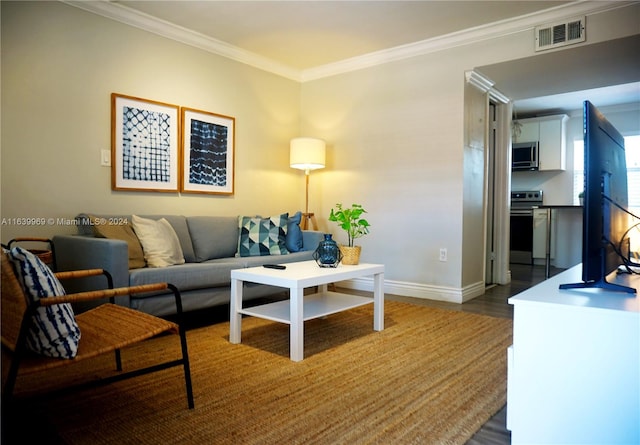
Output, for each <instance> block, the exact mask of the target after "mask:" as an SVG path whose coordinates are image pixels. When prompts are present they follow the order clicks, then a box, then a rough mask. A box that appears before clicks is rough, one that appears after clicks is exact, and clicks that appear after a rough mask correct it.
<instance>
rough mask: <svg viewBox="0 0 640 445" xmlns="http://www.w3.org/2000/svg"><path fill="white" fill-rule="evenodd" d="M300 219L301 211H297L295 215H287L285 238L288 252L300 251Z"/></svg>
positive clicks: (301, 244)
mask: <svg viewBox="0 0 640 445" xmlns="http://www.w3.org/2000/svg"><path fill="white" fill-rule="evenodd" d="M301 221H302V212H300V211H298V212H296V214H295V215H293V216H290V217H289V222H288V223H287V238H286V240H285V242H286V246H287V250H288V251H289V252H300V251H301V250H302V247H303V242H302V229H301V228H300V222H301Z"/></svg>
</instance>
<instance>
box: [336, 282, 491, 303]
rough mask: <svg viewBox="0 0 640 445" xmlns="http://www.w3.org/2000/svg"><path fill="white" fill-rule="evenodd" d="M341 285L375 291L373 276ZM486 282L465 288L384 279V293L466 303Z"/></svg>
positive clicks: (481, 293)
mask: <svg viewBox="0 0 640 445" xmlns="http://www.w3.org/2000/svg"><path fill="white" fill-rule="evenodd" d="M338 286H339V287H344V288H346V289H355V290H363V291H369V292H373V278H369V277H365V278H354V279H352V280H347V281H341V282H340V283H339V284H338ZM484 287H485V286H484V282H482V281H480V282H477V283H474V284H472V285H470V286H466V287H464V288H455V287H445V286H431V285H428V284H420V283H409V282H403V281H391V280H385V281H384V293H385V294H393V295H400V296H403V297H413V298H423V299H425V300H437V301H447V302H449V303H464V302H466V301H469V300H471V299H473V298H476V297H478V296H480V295H483V294H484Z"/></svg>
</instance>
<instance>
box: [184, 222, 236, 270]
mask: <svg viewBox="0 0 640 445" xmlns="http://www.w3.org/2000/svg"><path fill="white" fill-rule="evenodd" d="M187 226H188V227H189V233H190V235H191V240H192V243H193V250H194V252H195V261H197V262H202V261H207V260H211V259H216V258H233V257H234V256H235V254H236V251H237V250H238V218H236V217H234V216H190V217H188V218H187Z"/></svg>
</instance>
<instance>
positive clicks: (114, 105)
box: [111, 93, 180, 192]
mask: <svg viewBox="0 0 640 445" xmlns="http://www.w3.org/2000/svg"><path fill="white" fill-rule="evenodd" d="M179 110H180V108H179V107H178V106H177V105H171V104H166V103H162V102H157V101H153V100H148V99H141V98H138V97H132V96H125V95H122V94H117V93H112V94H111V188H112V190H128V191H146V192H178V190H179V171H180V170H179V166H180V157H179V140H180V120H179Z"/></svg>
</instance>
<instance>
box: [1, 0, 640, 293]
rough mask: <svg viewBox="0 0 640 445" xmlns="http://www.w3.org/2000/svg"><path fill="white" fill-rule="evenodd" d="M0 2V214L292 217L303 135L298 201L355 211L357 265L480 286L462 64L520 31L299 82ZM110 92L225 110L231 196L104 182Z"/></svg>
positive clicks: (453, 285) (517, 46)
mask: <svg viewBox="0 0 640 445" xmlns="http://www.w3.org/2000/svg"><path fill="white" fill-rule="evenodd" d="M1 5H2V30H1V31H2V42H1V43H2V202H1V203H2V209H1V210H2V217H3V218H14V217H23V216H24V217H38V216H42V217H47V218H49V217H53V218H57V217H69V218H70V217H73V216H74V215H75V214H77V213H78V212H82V211H93V212H101V213H132V212H137V213H180V214H185V215H196V214H199V215H207V214H211V215H216V214H219V215H237V214H241V213H247V214H249V213H250V214H253V213H259V214H271V213H275V212H280V211H293V210H295V209H299V208H302V207H303V205H304V189H303V187H304V186H303V184H304V178H303V175H302V173H299V172H296V171H294V170H292V169H290V168H289V167H288V141H289V139H290V138H291V137H294V136H299V135H306V136H314V137H320V138H323V139H325V140H327V142H328V155H327V156H328V165H327V168H326V169H324V170H319V171H314V172H312V174H311V192H310V210H312V211H314V212H315V213H316V215H317V217H318V219H319V222H320V229H321V230H326V231H332V232H333V233H337V230H336V228H335V225H333V224H331V223H329V222H328V221H327V219H326V218H327V216H328V214H329V210H330V209H331V207H332V206H333V205H334V204H335V203H337V202H342V203H344V204H347V205H348V204H352V203H360V204H362V205H364V207H365V208H366V209H367V210H368V211H369V215H368V217H369V220H370V222H371V224H372V231H371V235H369V236H368V237H365V238H363V239H361V245H362V246H363V249H364V251H363V260H364V261H368V262H382V263H385V265H386V274H385V281H386V289H387V291H388V292H393V293H398V294H403V295H414V296H419V297H426V298H439V299H445V300H451V301H456V300H457V299H459V297H460V295H461V294H463V293H464V292H465V290H466V289H469V288H478V287H481V286H482V284H483V282H482V280H483V276H482V270H483V256H482V252H481V251H482V248H483V239H482V236H483V232H482V231H481V230H480V228H481V226H482V224H483V217H482V211H481V209H482V203H481V202H479V199H480V195H481V187H482V185H481V182H482V180H483V177H482V173H480V171H481V170H482V171H483V168H484V167H483V165H481V162H482V161H481V158H482V156H480V153H481V148H479V147H475V146H474V147H471V146H470V145H469V144H466V145H465V138H464V134H465V132H464V129H465V101H467V103H468V101H469V100H470V98H469V97H465V75H464V73H465V71H467V70H471V69H473V68H474V67H477V66H483V65H488V64H493V63H499V62H503V61H507V60H513V59H517V58H522V57H529V56H532V55H534V53H533V43H532V33H531V32H530V30H527V31H522V32H518V33H514V34H511V35H509V36H505V37H501V38H494V39H490V40H484V41H478V42H477V43H474V44H471V45H463V46H459V47H455V48H452V49H448V50H444V51H438V52H434V53H431V54H425V55H422V56H416V57H412V58H409V59H405V60H400V61H395V62H392V63H387V64H384V65H379V66H375V67H371V68H366V69H362V70H357V71H353V72H349V73H344V74H340V75H335V76H331V77H327V78H323V79H319V80H312V81H308V82H305V83H303V84H302V85H301V84H299V83H297V82H294V81H291V80H287V79H284V78H281V77H278V76H276V75H272V74H269V73H266V72H263V71H260V70H258V69H254V68H251V67H248V66H246V65H243V64H240V63H237V62H234V61H231V60H228V59H225V58H223V57H219V56H216V55H213V54H211V53H207V52H204V51H201V50H198V49H194V48H191V47H189V46H186V45H183V44H180V43H177V42H174V41H171V40H168V39H165V38H162V37H159V36H156V35H154V34H150V33H147V32H144V31H141V30H138V29H136V28H132V27H129V26H125V25H123V24H120V23H117V22H114V21H111V20H108V19H105V18H102V17H98V16H96V15H93V14H90V13H87V12H83V11H80V10H78V9H76V8H73V7H71V6H67V5H64V4H60V3H53V2H46V3H30V2H22V3H7V2H2V4H1ZM624 14H625V12H624V11H613V12H609V13H606V14H601V15H599V16H598V17H597V18H589V20H590V22H589V26H590V27H589V33H590V34H589V35H590V36H601V37H600V39H601V40H602V39H604V40H606V39H613V38H616V37H619V36H623V35H627V34H629V33H630V31H629V28H630V27H631V26H632V25H631V24H629V23H628V22H625V21H624V20H622V21H620V20H619V19H620V18H621V15H622V16H624ZM611 23H622V25H621V26H616V27H613V26H611ZM625 23H626V25H625ZM605 28H606V32H603V31H601V30H602V29H605ZM631 32H637V24H636V27H635V31H631ZM590 38H591V37H590ZM597 41H598V39H597V38H596V40H595V41H594V42H593V43H596V42H597ZM498 87H499V86H498ZM112 92H118V93H122V94H128V95H133V96H138V97H143V98H148V99H154V100H158V101H163V102H168V103H174V104H178V105H182V106H188V107H193V108H198V109H203V110H206V111H211V112H216V113H221V114H226V115H231V116H234V117H235V118H236V131H237V139H236V150H237V158H236V163H235V166H236V192H235V195H234V196H233V197H213V196H206V195H203V196H197V195H185V196H180V195H177V194H160V193H130V192H112V191H111V188H110V170H109V169H108V168H105V167H101V166H100V164H99V160H100V150H101V149H108V148H110V133H109V129H110V105H109V96H110V94H111V93H112ZM465 146H466V148H465ZM60 232H73V228H70V227H62V226H45V227H37V228H36V227H28V228H25V227H16V226H13V225H3V226H2V240H3V242H6V241H7V240H8V239H10V238H12V237H14V236H18V235H25V234H28V235H52V234H54V233H60ZM341 236H342V234H338V239H339V240H340V239H341ZM441 247H444V248H447V250H448V261H447V262H440V261H438V252H439V249H440V248H441ZM369 284H370V283H368V282H367V281H366V280H365V281H363V283H362V285H363V286H364V287H366V286H368V285H369Z"/></svg>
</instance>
